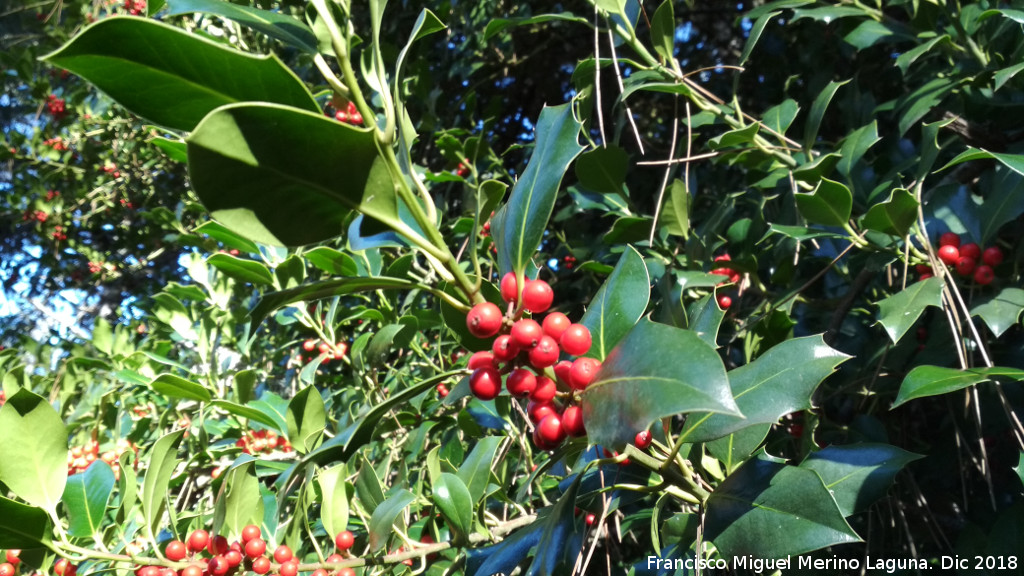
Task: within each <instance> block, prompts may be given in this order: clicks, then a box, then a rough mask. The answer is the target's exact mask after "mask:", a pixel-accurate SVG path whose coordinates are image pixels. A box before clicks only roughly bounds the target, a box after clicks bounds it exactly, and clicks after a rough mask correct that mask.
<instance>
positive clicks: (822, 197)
mask: <svg viewBox="0 0 1024 576" xmlns="http://www.w3.org/2000/svg"><path fill="white" fill-rule="evenodd" d="M796 206H797V208H799V209H800V213H801V214H803V216H804V218H806V219H807V220H808V221H809V222H813V223H814V224H824V225H826V226H842V225H844V224H846V222H847V220H849V219H850V213H851V212H852V211H853V193H851V192H850V189H849V188H847V187H846V186H845V185H844V184H841V183H839V182H834V181H832V180H829V179H828V178H822V179H821V182H819V183H818V187H817V188H815V189H814V192H811V193H809V194H803V193H801V194H797V195H796Z"/></svg>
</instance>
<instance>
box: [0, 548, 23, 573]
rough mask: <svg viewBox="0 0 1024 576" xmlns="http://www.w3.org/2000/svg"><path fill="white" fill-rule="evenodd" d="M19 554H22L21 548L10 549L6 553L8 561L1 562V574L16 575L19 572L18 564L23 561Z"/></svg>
mask: <svg viewBox="0 0 1024 576" xmlns="http://www.w3.org/2000/svg"><path fill="white" fill-rule="evenodd" d="M19 555H21V550H8V551H7V552H6V553H5V559H6V560H7V561H6V562H4V563H3V564H0V576H14V575H15V574H17V573H18V564H20V563H21V558H19V557H18V556H19Z"/></svg>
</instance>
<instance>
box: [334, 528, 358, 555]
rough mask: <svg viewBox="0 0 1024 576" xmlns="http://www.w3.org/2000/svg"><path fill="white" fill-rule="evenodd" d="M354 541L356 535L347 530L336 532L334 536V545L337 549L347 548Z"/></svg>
mask: <svg viewBox="0 0 1024 576" xmlns="http://www.w3.org/2000/svg"><path fill="white" fill-rule="evenodd" d="M355 543H356V537H355V535H354V534H352V532H351V531H349V530H342V531H341V532H338V535H337V536H335V537H334V545H335V546H336V547H337V548H338V550H342V551H344V550H348V549H349V548H351V547H352V545H353V544H355Z"/></svg>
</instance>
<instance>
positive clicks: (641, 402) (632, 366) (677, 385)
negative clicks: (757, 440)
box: [581, 320, 740, 446]
mask: <svg viewBox="0 0 1024 576" xmlns="http://www.w3.org/2000/svg"><path fill="white" fill-rule="evenodd" d="M666 358H683V359H685V361H680V362H666V361H665V359H666ZM581 405H582V407H583V420H584V421H585V422H586V423H587V434H588V437H589V440H590V442H592V443H594V444H601V445H604V446H621V445H623V444H625V443H627V442H630V441H632V440H633V439H634V437H635V436H636V433H637V432H638V431H640V430H646V429H648V428H649V427H650V425H651V423H652V422H654V421H655V420H658V419H660V418H665V417H668V416H675V415H676V414H682V413H686V412H722V413H727V414H734V415H740V412H739V408H738V407H737V406H736V403H735V402H734V401H733V398H732V394H731V392H730V391H729V379H728V377H727V376H726V374H725V366H723V365H722V360H721V358H719V356H718V354H717V353H716V352H715V349H714V348H712V347H711V346H708V345H707V343H706V342H704V341H703V340H701V339H700V338H699V337H698V336H697V335H696V334H694V333H693V332H690V331H688V330H681V329H679V328H673V327H671V326H666V325H664V324H656V323H654V322H651V321H649V320H642V321H641V322H639V323H638V324H636V326H634V327H633V329H632V330H630V331H629V333H627V334H626V336H625V337H624V338H623V339H622V341H620V342H619V344H618V345H617V346H616V347H615V349H613V350H612V351H611V353H610V354H609V355H608V357H607V358H606V359H605V360H604V363H603V365H602V366H601V370H600V372H599V373H598V374H597V377H596V378H595V380H594V382H593V383H592V384H591V385H590V387H589V388H587V389H586V390H585V391H584V392H583V395H582V398H581Z"/></svg>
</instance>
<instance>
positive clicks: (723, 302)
mask: <svg viewBox="0 0 1024 576" xmlns="http://www.w3.org/2000/svg"><path fill="white" fill-rule="evenodd" d="M730 260H732V257H731V256H729V255H728V254H722V255H721V256H715V262H728V261H730ZM710 273H711V274H716V275H718V276H728V277H729V279H728V280H722V281H721V282H719V283H718V285H719V286H722V285H723V284H736V283H737V282H739V281H740V278H741V275H740V273H739V272H737V271H735V270H733V269H732V268H729V267H728V266H720V267H718V268H715V269H714V270H712V271H711V272H710ZM716 300H717V301H718V307H719V308H721V309H722V310H728V309H729V307H730V306H732V297H731V296H729V295H728V294H719V295H718V297H717V298H716Z"/></svg>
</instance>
